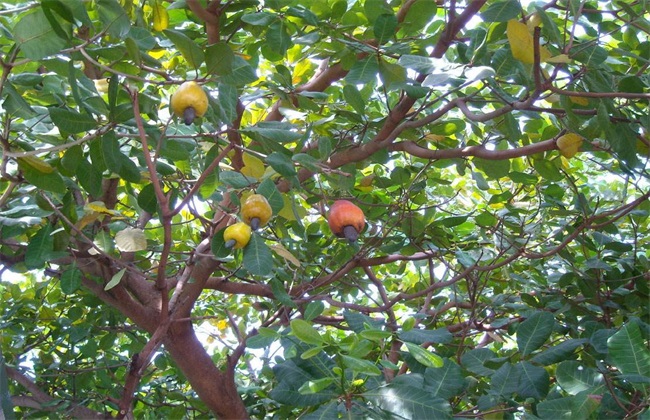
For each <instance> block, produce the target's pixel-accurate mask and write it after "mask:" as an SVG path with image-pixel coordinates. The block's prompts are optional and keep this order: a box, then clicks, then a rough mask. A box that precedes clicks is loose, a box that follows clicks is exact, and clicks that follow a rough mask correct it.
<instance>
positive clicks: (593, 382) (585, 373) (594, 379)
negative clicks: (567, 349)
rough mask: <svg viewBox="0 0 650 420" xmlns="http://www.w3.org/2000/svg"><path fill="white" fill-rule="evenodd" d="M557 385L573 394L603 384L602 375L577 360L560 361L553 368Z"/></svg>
mask: <svg viewBox="0 0 650 420" xmlns="http://www.w3.org/2000/svg"><path fill="white" fill-rule="evenodd" d="M555 378H556V380H557V383H558V385H560V386H561V387H562V389H564V390H565V391H566V392H567V393H569V394H572V395H575V394H578V393H579V392H582V391H587V390H591V389H593V388H595V387H597V386H600V385H602V384H603V375H602V374H601V373H599V372H597V371H596V370H595V369H592V368H589V367H587V366H585V365H584V364H583V363H581V362H579V361H577V360H567V361H564V362H561V363H560V364H559V365H558V366H557V368H556V369H555Z"/></svg>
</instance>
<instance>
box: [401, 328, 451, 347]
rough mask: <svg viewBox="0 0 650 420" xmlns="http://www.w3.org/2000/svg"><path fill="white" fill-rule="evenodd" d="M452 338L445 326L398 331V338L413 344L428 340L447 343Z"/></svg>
mask: <svg viewBox="0 0 650 420" xmlns="http://www.w3.org/2000/svg"><path fill="white" fill-rule="evenodd" d="M453 338H454V336H453V335H452V334H451V333H450V332H449V330H447V329H446V328H438V329H437V330H419V329H412V330H409V331H402V332H400V333H399V339H400V340H402V341H408V342H410V343H415V344H424V343H428V342H431V343H437V344H447V343H451V341H452V340H453Z"/></svg>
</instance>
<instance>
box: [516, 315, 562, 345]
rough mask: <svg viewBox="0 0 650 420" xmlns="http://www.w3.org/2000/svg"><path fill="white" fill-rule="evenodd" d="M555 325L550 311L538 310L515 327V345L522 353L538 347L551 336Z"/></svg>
mask: <svg viewBox="0 0 650 420" xmlns="http://www.w3.org/2000/svg"><path fill="white" fill-rule="evenodd" d="M554 325H555V317H554V316H553V314H552V313H550V312H546V311H538V312H535V313H534V314H532V315H531V316H530V317H528V319H526V320H525V321H524V322H522V323H521V324H520V325H519V327H518V328H517V347H519V351H520V352H521V353H522V354H523V355H524V356H526V355H528V354H530V353H532V352H533V351H535V350H537V349H538V348H540V347H541V346H542V345H543V344H544V343H545V342H546V340H548V338H549V337H550V336H551V332H552V331H553V327H554Z"/></svg>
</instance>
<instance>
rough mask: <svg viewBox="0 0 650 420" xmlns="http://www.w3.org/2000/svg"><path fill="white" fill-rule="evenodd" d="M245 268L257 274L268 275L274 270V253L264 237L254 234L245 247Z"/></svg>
mask: <svg viewBox="0 0 650 420" xmlns="http://www.w3.org/2000/svg"><path fill="white" fill-rule="evenodd" d="M243 264H244V268H245V269H246V270H248V272H249V273H251V274H253V275H256V276H266V275H268V274H270V273H271V271H272V270H273V255H272V254H271V250H270V249H269V247H268V246H267V245H266V243H265V242H264V239H263V238H262V237H261V236H259V235H257V234H253V235H252V236H251V240H250V242H249V243H248V245H246V248H244V260H243Z"/></svg>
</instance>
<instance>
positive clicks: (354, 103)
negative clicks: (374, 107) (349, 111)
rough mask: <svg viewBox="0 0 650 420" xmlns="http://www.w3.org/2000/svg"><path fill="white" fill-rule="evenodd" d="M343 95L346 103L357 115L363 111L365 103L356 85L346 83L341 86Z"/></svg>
mask: <svg viewBox="0 0 650 420" xmlns="http://www.w3.org/2000/svg"><path fill="white" fill-rule="evenodd" d="M343 97H344V98H345V101H346V102H347V103H348V105H350V106H351V107H352V108H353V109H354V110H355V111H356V112H357V113H358V114H359V115H363V114H364V113H365V109H366V103H365V102H364V100H363V97H361V93H359V89H357V88H356V86H354V85H347V84H346V85H345V86H343Z"/></svg>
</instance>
